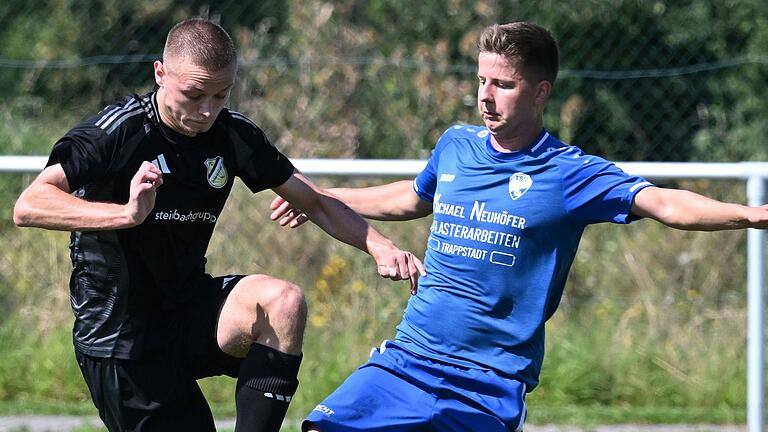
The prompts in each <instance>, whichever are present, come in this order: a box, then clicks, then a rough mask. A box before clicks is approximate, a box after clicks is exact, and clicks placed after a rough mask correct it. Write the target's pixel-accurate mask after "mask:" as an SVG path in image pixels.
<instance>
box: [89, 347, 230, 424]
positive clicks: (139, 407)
mask: <svg viewBox="0 0 768 432" xmlns="http://www.w3.org/2000/svg"><path fill="white" fill-rule="evenodd" d="M78 363H79V365H80V369H81V371H82V372H83V377H84V378H85V381H86V384H87V385H88V388H89V390H90V392H91V396H92V398H93V403H94V405H95V406H96V408H97V409H98V410H99V415H100V417H101V418H102V420H103V421H104V423H105V425H106V426H107V427H108V429H109V430H110V431H122V430H133V431H160V430H173V429H174V428H177V427H179V426H182V427H183V429H184V430H189V431H206V432H207V431H214V430H215V428H214V424H213V417H212V415H211V412H210V409H209V407H208V404H207V403H206V401H205V398H204V397H203V395H202V392H201V391H200V388H199V387H198V385H197V383H196V382H195V380H194V379H193V378H192V377H191V376H189V374H188V371H186V370H184V368H183V362H182V361H180V359H178V358H175V357H174V356H173V355H172V353H171V354H170V355H169V354H154V355H152V356H147V357H146V358H143V359H141V360H119V359H111V358H106V359H102V358H93V357H88V356H84V355H81V354H78Z"/></svg>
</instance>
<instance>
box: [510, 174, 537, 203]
mask: <svg viewBox="0 0 768 432" xmlns="http://www.w3.org/2000/svg"><path fill="white" fill-rule="evenodd" d="M531 186H533V179H532V178H531V176H529V175H528V174H525V173H515V174H513V175H512V176H511V177H510V178H509V196H510V197H511V198H512V199H513V200H516V199H518V198H520V197H521V196H523V195H524V194H525V193H526V192H528V189H530V188H531Z"/></svg>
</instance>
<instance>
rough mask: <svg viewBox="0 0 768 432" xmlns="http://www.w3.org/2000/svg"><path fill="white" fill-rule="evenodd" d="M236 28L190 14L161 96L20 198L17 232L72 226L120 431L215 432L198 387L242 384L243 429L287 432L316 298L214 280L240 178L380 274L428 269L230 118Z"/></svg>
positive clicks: (249, 281) (121, 109) (111, 118)
mask: <svg viewBox="0 0 768 432" xmlns="http://www.w3.org/2000/svg"><path fill="white" fill-rule="evenodd" d="M236 70H237V56H236V52H235V49H234V45H233V43H232V40H231V38H230V37H229V35H227V33H226V32H225V31H224V30H223V29H222V28H221V27H219V26H218V25H217V24H214V23H212V22H210V21H208V20H204V19H199V18H195V19H191V20H187V21H184V22H181V23H179V24H177V25H176V26H175V27H174V28H173V29H172V30H171V31H170V32H169V34H168V38H167V41H166V45H165V49H164V51H163V61H156V62H155V63H154V76H155V81H156V82H157V85H158V89H157V91H156V92H152V93H150V94H147V95H144V96H138V95H132V96H129V97H127V98H125V99H124V100H123V101H122V102H120V103H117V104H115V105H111V106H108V107H107V108H105V109H104V110H103V111H101V112H100V113H99V114H98V115H96V116H95V117H93V118H90V119H88V120H86V121H84V122H82V123H81V124H79V125H77V126H76V127H74V128H73V129H72V130H70V131H69V132H68V133H67V134H66V135H65V136H64V137H63V138H61V139H60V140H59V141H58V142H57V143H56V144H55V146H54V147H53V150H52V152H51V155H50V158H49V161H48V164H47V166H46V168H45V169H44V170H43V171H42V172H41V173H40V175H39V176H38V177H37V178H36V179H35V180H34V181H33V182H32V184H30V186H29V187H28V188H27V189H26V190H25V191H24V192H22V194H21V196H20V197H19V199H18V201H17V202H16V205H15V208H14V222H15V223H16V224H17V225H19V226H33V227H41V228H46V229H54V230H65V231H71V232H72V237H71V243H70V249H71V257H72V263H73V271H72V276H71V279H70V290H71V300H72V309H73V311H74V315H75V324H74V332H73V333H74V345H75V354H76V357H77V360H78V363H79V365H80V368H81V370H82V373H83V376H84V378H85V381H86V383H87V384H88V388H89V389H90V392H91V396H92V398H93V402H94V404H95V405H96V407H97V408H98V410H99V415H100V416H101V418H102V420H103V421H104V423H105V424H106V426H107V427H108V428H109V430H110V431H113V432H114V431H213V430H215V427H214V423H213V417H212V415H211V412H210V409H209V407H208V404H207V402H206V401H205V398H204V397H203V395H202V393H201V391H200V388H199V387H198V385H197V382H196V380H197V379H199V378H202V377H208V376H213V375H221V374H226V375H229V376H232V377H237V390H236V396H235V399H236V406H237V420H236V431H277V430H279V428H280V424H281V423H282V420H283V418H284V417H285V412H286V410H287V407H288V403H289V402H290V400H291V397H292V395H293V394H294V392H295V391H296V387H297V386H298V380H297V373H298V369H299V364H300V362H301V345H302V336H303V332H304V325H305V321H306V314H307V310H306V303H305V300H304V297H303V295H302V292H301V289H300V288H299V287H297V286H295V285H293V284H291V283H289V282H286V281H282V280H279V279H276V278H273V277H270V276H267V275H248V276H244V275H229V276H222V277H212V276H210V275H208V274H207V273H206V272H205V252H206V249H207V246H208V243H209V240H210V238H211V235H212V233H213V229H214V226H215V224H216V221H217V219H218V218H219V215H220V213H221V210H222V208H223V207H224V203H225V201H226V199H227V196H228V195H229V192H230V190H231V188H232V184H233V181H234V178H235V177H239V178H240V179H241V180H242V181H243V182H244V183H245V184H246V185H247V187H248V188H249V189H250V190H251V191H253V192H254V193H255V192H259V191H261V190H264V189H272V190H273V191H275V192H276V193H277V194H278V195H280V196H281V197H283V198H285V199H286V200H287V201H290V202H292V203H295V204H296V206H297V207H298V208H300V209H302V210H303V211H304V212H306V214H307V215H309V216H310V218H312V219H313V221H314V222H315V223H317V224H318V225H319V226H320V227H321V228H323V229H324V230H325V231H326V232H328V233H329V234H330V235H332V236H333V237H335V238H337V239H339V240H341V241H344V242H346V243H348V244H351V245H353V246H355V247H357V248H359V249H361V250H363V251H365V252H367V253H369V254H370V255H371V256H372V257H373V259H374V260H375V262H376V265H377V269H378V273H379V274H380V275H381V276H383V277H386V278H390V279H393V280H406V279H407V280H409V281H410V284H411V289H412V290H413V289H415V285H416V280H417V278H418V276H419V274H423V272H424V269H423V267H422V264H421V262H420V261H419V260H418V259H417V258H416V257H414V256H413V255H412V254H411V253H408V252H404V251H402V250H400V249H398V248H397V247H396V246H395V245H394V244H393V243H392V242H391V241H389V240H388V239H387V238H385V237H383V236H382V235H380V234H379V233H378V232H376V231H375V230H374V229H373V228H371V227H370V226H369V225H368V224H367V223H366V222H365V221H364V220H363V219H361V218H360V217H359V216H358V215H357V214H356V213H354V212H353V211H352V210H350V209H349V208H348V207H346V206H345V205H343V204H342V203H341V202H340V201H338V200H337V199H336V198H334V197H333V196H331V195H328V194H327V193H326V192H324V191H323V190H321V189H318V188H317V187H316V186H314V185H313V184H312V183H311V182H310V181H309V180H308V179H307V178H306V177H304V176H303V175H302V174H301V173H299V172H298V171H296V170H295V169H294V167H293V165H292V164H291V162H290V161H289V160H288V159H287V158H286V157H285V156H284V155H282V154H281V153H280V152H279V151H278V150H277V149H276V148H275V147H273V146H272V145H271V144H270V142H269V140H268V139H267V138H266V136H265V135H264V133H263V132H262V131H261V130H260V129H259V128H258V127H257V126H256V125H255V124H253V123H252V122H251V121H250V120H249V119H248V118H246V117H245V116H243V115H242V114H239V113H237V112H235V111H231V110H228V109H226V108H224V105H225V104H226V102H227V100H228V98H229V93H230V90H231V88H232V85H233V83H234V80H235V75H236Z"/></svg>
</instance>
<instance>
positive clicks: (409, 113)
mask: <svg viewBox="0 0 768 432" xmlns="http://www.w3.org/2000/svg"><path fill="white" fill-rule="evenodd" d="M197 14H202V15H206V16H211V17H213V18H215V19H219V20H220V22H221V23H222V24H223V25H224V26H225V27H226V28H227V29H228V30H229V31H230V33H231V34H232V36H233V38H234V39H235V41H236V44H237V46H238V49H239V53H240V70H239V78H238V82H237V86H236V89H235V91H234V93H233V97H232V103H231V105H232V107H233V108H235V109H237V110H238V111H241V112H244V113H245V114H247V115H249V116H250V117H251V118H252V119H253V120H254V121H255V122H256V123H258V124H260V125H262V127H263V128H264V129H265V131H266V132H267V135H268V136H269V137H270V138H271V139H272V140H273V141H274V142H275V143H276V145H277V146H278V147H279V148H280V149H281V150H283V151H284V152H286V153H287V154H288V155H290V156H292V157H328V158H334V157H355V158H426V157H427V156H428V155H429V152H430V151H431V148H432V146H433V145H434V142H435V141H436V139H437V138H438V137H439V136H440V134H441V133H442V132H443V131H444V130H445V129H446V128H447V127H449V126H450V125H452V124H454V123H456V122H465V123H477V118H476V113H475V107H474V106H475V101H474V100H475V87H476V85H475V81H476V79H475V77H474V73H475V71H474V61H475V56H476V51H475V43H476V39H477V36H478V34H479V32H480V30H481V29H482V28H483V27H484V26H485V25H488V24H491V23H494V22H506V21H512V20H518V19H525V20H531V21H535V22H538V23H540V24H543V25H545V26H547V27H548V28H550V29H551V30H552V31H553V33H554V34H555V36H556V37H557V38H558V40H559V43H560V46H561V74H560V77H559V79H558V82H557V85H556V89H555V93H554V95H553V99H552V100H551V101H550V104H549V107H548V111H547V113H546V119H545V123H546V125H547V128H548V129H549V130H550V131H551V132H553V133H555V134H556V135H558V136H560V137H561V138H563V139H564V140H566V141H567V142H570V143H573V144H576V145H579V146H580V147H582V148H583V149H585V150H586V151H588V152H593V153H597V154H600V155H602V156H605V157H607V158H610V159H614V160H622V161H741V160H765V159H766V156H768V155H767V153H768V146H766V144H765V137H766V128H768V125H767V123H766V121H765V119H766V118H768V102H766V98H765V97H764V96H763V93H764V92H763V90H762V89H763V86H764V83H765V82H766V78H768V70H767V69H768V68H767V67H766V63H768V56H767V55H766V51H767V50H768V25H767V24H768V22H767V21H768V3H766V2H764V1H761V0H712V1H703V0H702V1H692V0H688V1H674V2H673V1H664V0H658V1H651V0H634V1H629V0H626V1H622V0H611V1H597V0H594V1H588V0H575V1H571V2H561V1H554V0H541V1H520V0H518V1H514V0H511V1H501V0H497V1H493V0H478V1H469V0H422V1H419V2H412V1H404V0H389V1H386V0H371V1H366V2H362V1H353V0H339V1H328V2H324V1H317V0H289V1H260V2H234V1H227V0H224V1H220V2H216V3H215V4H214V3H213V2H205V1H200V0H195V1H189V2H175V1H171V0H152V1H149V0H137V1H133V2H119V1H116V0H92V1H83V0H31V1H24V2H22V1H21V0H8V1H5V2H2V3H0V100H2V102H3V103H2V104H0V120H2V121H0V154H13V155H21V154H26V155H44V154H47V153H48V151H49V149H50V146H51V145H52V143H53V142H55V140H56V139H57V138H58V137H59V136H61V135H62V134H63V133H64V132H65V131H66V130H67V129H68V128H69V127H71V126H72V125H73V124H74V123H75V122H77V121H78V120H79V119H81V118H83V117H85V116H88V115H91V114H93V113H94V112H96V111H98V110H99V109H100V108H101V107H102V106H104V105H105V104H107V103H110V102H112V101H114V100H115V99H116V98H120V97H122V96H123V95H124V94H126V93H128V92H132V91H135V92H139V93H141V92H145V91H150V90H152V89H153V80H152V72H151V62H152V60H153V59H156V58H159V54H160V53H161V51H162V45H163V40H164V36H165V34H166V33H167V31H168V30H169V29H170V27H171V26H172V25H173V23H175V22H177V21H178V20H180V19H183V18H186V17H189V16H193V15H197ZM31 178H32V177H31V175H24V176H21V175H10V174H3V175H0V201H1V202H2V203H3V205H2V206H0V239H2V241H3V245H4V246H5V247H3V248H0V352H1V353H2V355H3V360H2V361H0V402H1V401H4V402H6V403H8V404H10V406H11V408H9V410H10V411H18V410H24V409H26V408H23V407H27V406H32V407H38V408H37V409H46V410H47V409H52V410H61V409H73V410H75V411H78V412H83V411H85V412H92V409H91V410H90V411H89V408H88V407H89V405H88V404H89V402H88V395H87V390H86V389H85V388H84V386H83V384H82V382H81V379H80V377H79V371H78V370H77V366H76V364H75V362H74V359H73V357H72V354H71V341H70V334H69V332H70V327H71V313H70V312H69V305H68V302H69V300H68V292H67V288H66V286H67V278H68V272H69V261H68V255H67V250H66V245H67V241H68V240H67V234H65V233H49V232H42V231H37V230H20V229H18V228H15V227H14V226H13V224H12V222H11V217H10V214H11V213H10V211H11V208H12V205H13V202H14V200H15V198H16V196H18V193H19V192H20V191H21V189H22V188H23V187H24V185H26V184H28V182H29V181H30V180H31ZM318 180H319V181H320V182H321V183H322V184H324V185H329V186H330V185H333V184H335V183H336V181H335V180H333V181H332V180H331V179H318ZM384 180H389V179H370V180H366V181H365V182H366V183H365V184H368V182H370V183H377V182H381V181H384ZM356 182H359V183H360V184H363V180H359V179H358V180H355V179H351V180H350V179H347V180H344V183H345V184H350V183H356ZM669 186H683V187H686V188H690V189H693V190H696V191H699V192H702V193H705V194H707V195H710V196H713V197H715V198H719V199H726V200H730V201H736V202H744V199H745V198H744V194H743V191H742V189H743V185H740V184H738V183H730V182H705V181H697V182H686V183H683V184H670V185H669ZM270 199H271V196H270V194H269V193H265V194H260V195H258V196H257V197H256V198H255V199H254V198H253V197H251V196H250V194H248V193H247V192H246V191H245V190H244V189H243V188H238V189H236V192H235V195H234V196H233V197H232V199H231V200H230V203H229V204H228V208H227V210H226V211H227V213H226V216H225V217H223V218H222V220H221V222H220V223H219V225H218V227H217V231H218V232H217V233H216V235H215V236H214V243H213V245H212V247H211V250H210V253H209V259H210V261H209V262H210V268H209V270H210V271H211V272H212V273H214V274H223V273H230V272H236V273H242V272H246V273H256V272H263V273H269V274H272V275H275V276H278V277H282V278H285V279H289V280H294V281H296V282H298V283H299V284H300V285H302V286H303V287H304V288H305V290H306V293H307V297H308V299H309V301H310V309H311V317H310V325H309V329H308V334H307V345H306V360H305V363H304V365H303V367H302V372H301V381H302V386H301V387H300V391H299V393H298V394H297V397H296V399H295V402H294V403H293V404H292V407H291V411H290V413H289V416H292V418H298V417H300V416H301V415H302V414H304V413H306V412H307V410H309V409H311V408H312V407H313V406H314V404H315V403H317V402H318V401H319V400H320V399H321V398H322V397H323V396H325V395H326V394H327V393H328V392H330V391H331V390H332V389H333V388H335V386H336V385H338V384H339V383H340V382H341V381H342V380H343V378H344V377H346V376H347V375H348V373H349V372H350V371H351V370H353V368H354V367H355V366H356V365H358V364H359V363H360V362H362V361H363V360H364V359H365V357H366V355H367V353H368V352H369V350H370V347H371V346H375V345H378V343H379V342H380V340H381V339H383V338H387V337H391V336H392V334H393V328H394V325H395V324H396V323H397V322H398V320H399V317H400V315H401V313H402V308H403V307H404V305H405V302H406V301H407V297H408V294H407V287H405V286H404V285H399V284H394V283H391V282H386V281H382V280H379V279H378V278H377V277H376V276H375V272H374V271H373V270H374V269H373V268H372V265H371V261H370V259H369V258H368V257H366V256H364V255H363V254H361V253H358V252H357V251H355V250H353V249H351V248H349V247H347V246H344V245H340V244H337V243H334V242H332V241H330V240H328V239H327V238H326V237H325V236H323V235H322V234H321V233H320V232H319V231H318V230H317V229H316V228H314V227H305V228H304V229H302V231H300V232H286V230H282V229H279V228H278V227H275V226H273V225H271V224H270V223H268V217H267V205H268V202H269V200H270ZM427 224H428V221H414V222H409V223H395V224H388V225H384V224H378V225H377V226H378V227H379V228H380V229H381V230H382V231H384V232H385V233H387V234H389V235H391V236H392V237H393V238H395V239H396V240H397V242H398V243H399V244H400V245H401V246H402V247H405V248H408V249H411V250H414V251H417V252H419V253H420V252H421V251H422V250H423V245H424V241H425V239H426V234H427V231H428V225H427ZM276 245H277V247H276ZM744 274H745V240H744V234H743V233H736V232H734V233H710V234H704V233H681V232H673V231H670V230H667V229H664V228H662V227H659V226H656V225H654V224H652V223H649V222H639V223H637V224H634V225H632V226H629V227H616V226H608V225H605V226H603V225H600V226H594V227H591V228H590V229H589V230H588V231H587V233H586V235H585V238H584V240H583V242H582V245H581V248H580V252H579V255H578V257H577V261H576V262H575V264H574V268H573V270H572V272H571V276H570V280H569V283H568V287H567V288H566V295H565V298H564V300H563V304H562V306H561V309H560V311H559V312H558V313H557V314H556V315H555V317H554V318H553V320H552V321H551V322H550V325H549V336H548V342H547V343H548V346H547V350H548V354H547V360H546V361H545V367H544V371H543V375H542V378H543V381H542V385H541V387H540V388H539V389H537V390H536V391H535V392H534V393H533V394H531V396H530V398H529V403H530V407H531V421H532V422H545V421H566V422H580V423H590V422H598V421H627V420H628V419H629V420H635V421H648V422H656V421H661V422H675V421H686V422H691V421H694V422H695V421H707V422H710V421H712V422H743V421H744V414H743V413H744V407H745V405H746V402H745V398H746V383H745V382H744V377H745V365H746V360H745V348H744V346H745V338H746V336H745V319H746V318H745V317H746V307H745V306H746V305H745V293H744V287H745V280H744ZM203 385H204V387H205V391H206V393H207V394H208V396H209V399H210V400H211V401H212V402H213V403H214V405H215V406H216V410H217V414H218V415H220V416H228V415H231V414H232V408H233V403H232V391H233V390H232V383H231V380H227V379H211V380H205V381H204V383H203ZM57 403H59V404H64V405H66V404H68V403H74V405H73V406H74V408H71V407H70V408H62V407H61V406H60V405H57ZM2 406H3V405H1V404H0V407H2ZM14 407H15V408H14ZM40 407H53V408H40ZM585 407H591V408H585ZM595 407H607V408H605V409H604V410H603V411H601V410H600V409H597V408H595ZM33 409H35V408H33ZM584 413H587V414H584Z"/></svg>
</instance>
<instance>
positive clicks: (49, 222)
mask: <svg viewBox="0 0 768 432" xmlns="http://www.w3.org/2000/svg"><path fill="white" fill-rule="evenodd" d="M162 183H163V178H162V173H161V172H160V170H159V169H157V167H155V166H154V165H152V164H151V163H149V162H144V163H143V164H142V165H141V167H140V168H139V170H138V171H137V172H136V175H135V176H134V177H133V179H132V180H131V186H130V187H131V192H130V198H129V200H128V203H126V204H115V203H102V202H91V201H86V200H84V199H82V198H78V197H75V196H73V195H70V188H69V182H68V181H67V177H66V175H65V174H64V170H63V169H62V168H61V165H58V164H57V165H52V166H49V167H47V168H45V169H44V170H43V171H42V172H41V173H40V175H39V176H38V177H37V178H36V179H35V180H34V181H33V182H32V184H30V185H29V186H28V187H27V188H26V189H25V190H24V192H22V193H21V195H20V196H19V199H18V200H17V201H16V205H15V206H14V208H13V222H14V223H15V224H16V225H18V226H21V227H38V228H46V229H51V230H61V231H95V230H107V229H119V228H130V227H132V226H136V225H138V224H140V223H142V222H143V221H144V219H145V218H146V217H147V215H148V214H149V212H150V211H151V210H152V208H153V207H154V205H155V196H156V191H157V188H158V187H159V186H160V185H161V184H162Z"/></svg>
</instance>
